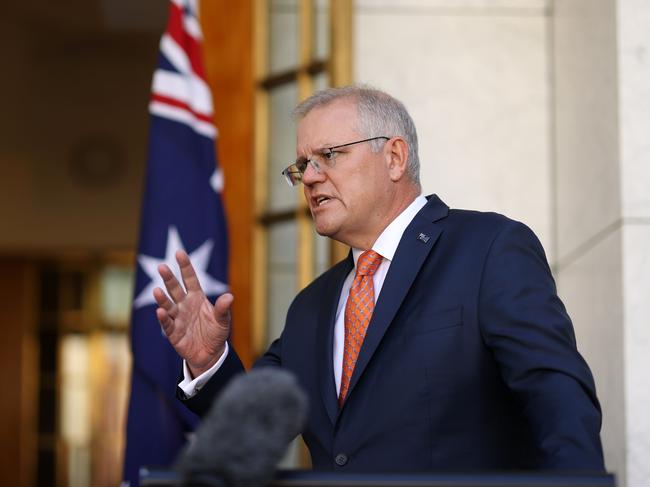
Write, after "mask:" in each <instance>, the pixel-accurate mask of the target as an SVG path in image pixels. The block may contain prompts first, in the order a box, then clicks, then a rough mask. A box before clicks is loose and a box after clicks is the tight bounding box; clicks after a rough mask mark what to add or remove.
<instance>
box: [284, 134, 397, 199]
mask: <svg viewBox="0 0 650 487" xmlns="http://www.w3.org/2000/svg"><path fill="white" fill-rule="evenodd" d="M391 138H392V137H387V136H386V135H378V136H377V137H370V138H369V139H363V140H356V141H354V142H348V143H346V144H339V145H334V146H332V147H323V148H322V149H319V151H321V154H319V155H322V156H326V157H329V156H332V155H334V151H335V150H336V149H340V148H341V147H348V146H351V145H356V144H361V143H363V142H371V141H373V140H379V139H386V141H389V140H390V139H391ZM312 157H313V155H312ZM298 164H304V165H305V168H304V169H303V170H302V171H301V170H300V169H298V168H297V166H298ZM309 164H311V167H313V168H314V170H315V171H316V172H318V173H319V174H320V173H322V172H323V169H321V167H320V164H319V163H318V162H317V161H315V160H313V159H298V160H296V161H295V162H293V163H292V164H289V165H288V166H287V167H286V168H284V169H283V170H282V175H283V176H284V178H285V180H286V181H287V183H288V184H289V186H291V187H292V188H293V187H295V186H298V184H299V183H301V182H302V175H303V174H305V171H306V170H307V167H308V166H309ZM292 167H296V169H295V170H291V168H292ZM332 167H334V165H333V164H332V165H331V166H328V168H332ZM296 173H298V174H300V179H296V183H295V184H294V183H293V182H292V178H291V174H296Z"/></svg>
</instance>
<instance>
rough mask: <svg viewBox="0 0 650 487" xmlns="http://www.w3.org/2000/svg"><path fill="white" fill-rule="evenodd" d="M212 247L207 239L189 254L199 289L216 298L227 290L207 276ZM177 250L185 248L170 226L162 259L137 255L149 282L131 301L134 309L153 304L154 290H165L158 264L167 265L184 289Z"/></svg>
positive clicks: (212, 243)
mask: <svg viewBox="0 0 650 487" xmlns="http://www.w3.org/2000/svg"><path fill="white" fill-rule="evenodd" d="M213 246H214V242H213V241H212V240H210V239H208V240H206V241H205V242H203V243H202V244H201V246H200V247H199V248H197V249H196V250H194V252H192V253H191V254H189V256H190V261H192V266H193V267H194V271H195V272H196V277H197V278H198V279H199V282H200V283H201V288H202V289H203V292H204V293H205V294H206V295H207V296H217V295H219V294H223V293H225V292H226V291H227V290H228V286H227V285H226V284H224V283H223V282H221V281H219V280H217V279H215V278H214V277H212V276H211V275H210V274H208V271H207V268H208V264H209V262H210V253H211V252H212V247H213ZM177 250H183V251H185V247H184V246H183V242H182V241H181V237H180V235H179V234H178V230H177V229H176V227H174V226H170V227H169V229H168V231H167V245H166V249H165V257H164V258H162V259H158V258H156V257H151V256H149V255H138V262H139V263H140V265H141V266H142V270H144V271H145V272H146V273H147V275H148V276H149V278H150V279H151V282H150V283H149V284H148V285H147V286H145V287H144V289H143V290H142V291H141V292H140V294H138V297H137V298H135V300H134V301H133V307H134V308H136V309H137V308H141V307H143V306H147V305H148V304H155V302H156V301H155V300H154V298H153V290H154V288H156V287H159V288H161V289H163V290H164V289H165V283H164V282H163V280H162V277H160V274H159V273H158V266H159V265H160V264H167V265H168V266H169V268H170V269H171V271H172V272H173V273H174V275H175V276H176V278H177V279H178V282H180V284H181V286H183V288H185V286H184V285H183V280H182V279H181V272H180V269H179V267H178V263H177V262H176V257H175V254H176V251H177Z"/></svg>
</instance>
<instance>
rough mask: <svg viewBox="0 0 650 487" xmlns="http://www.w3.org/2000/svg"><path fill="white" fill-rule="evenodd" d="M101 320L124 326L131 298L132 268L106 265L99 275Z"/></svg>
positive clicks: (109, 323) (116, 325)
mask: <svg viewBox="0 0 650 487" xmlns="http://www.w3.org/2000/svg"><path fill="white" fill-rule="evenodd" d="M100 282H101V284H100V289H101V302H100V304H99V305H100V312H101V316H102V321H103V322H104V323H106V324H107V325H109V326H114V327H118V328H126V327H127V326H128V321H129V315H130V312H131V300H132V299H133V269H132V268H130V267H128V268H127V267H118V266H108V267H106V268H105V269H103V270H102V273H101V277H100Z"/></svg>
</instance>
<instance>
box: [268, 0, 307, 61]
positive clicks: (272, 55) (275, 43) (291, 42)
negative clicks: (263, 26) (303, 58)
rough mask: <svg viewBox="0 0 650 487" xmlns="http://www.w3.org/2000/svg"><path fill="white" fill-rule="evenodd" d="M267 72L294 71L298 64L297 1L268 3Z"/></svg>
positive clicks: (283, 0)
mask: <svg viewBox="0 0 650 487" xmlns="http://www.w3.org/2000/svg"><path fill="white" fill-rule="evenodd" d="M268 5H269V24H270V25H269V35H270V43H269V72H270V73H277V72H281V71H286V70H289V69H294V68H295V67H296V65H297V64H298V22H299V20H298V1H297V0H271V1H270V2H269V3H268Z"/></svg>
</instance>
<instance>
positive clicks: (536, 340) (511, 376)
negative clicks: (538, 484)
mask: <svg viewBox="0 0 650 487" xmlns="http://www.w3.org/2000/svg"><path fill="white" fill-rule="evenodd" d="M478 306H479V323H480V327H481V333H482V337H483V340H484V342H485V344H486V345H487V347H489V348H490V350H491V351H492V353H493V354H494V357H495V359H496V361H497V363H498V364H499V368H500V372H501V376H502V378H503V380H504V382H505V383H506V385H507V387H508V388H509V389H510V391H511V392H512V394H513V397H514V399H515V401H516V403H517V405H518V407H519V408H520V411H521V413H522V416H523V417H524V418H525V419H526V421H527V422H528V424H529V427H530V430H531V432H532V434H533V437H534V439H535V444H536V448H537V453H538V459H539V468H541V469H565V470H599V471H602V470H604V464H603V454H602V447H601V443H600V435H599V432H600V426H601V412H600V406H599V404H598V400H597V398H596V391H595V385H594V380H593V377H592V375H591V372H590V370H589V367H588V366H587V363H586V362H585V361H584V359H583V358H582V357H581V356H580V354H579V353H578V350H577V348H576V340H575V334H574V330H573V326H572V324H571V320H570V318H569V316H568V314H567V312H566V310H565V308H564V305H563V304H562V302H561V301H560V299H559V298H558V296H557V293H556V287H555V282H554V280H553V277H552V275H551V271H550V269H549V266H548V263H547V261H546V256H545V255H544V250H543V248H542V246H541V244H540V242H539V240H538V239H537V238H536V237H535V235H534V234H533V232H532V231H531V230H530V229H529V228H528V227H526V226H525V225H523V224H521V223H518V222H513V221H508V222H506V223H505V225H504V226H503V228H502V229H501V231H500V232H498V234H497V235H496V237H495V238H494V240H493V242H492V245H491V247H490V250H489V252H488V255H487V257H486V260H485V266H484V269H483V275H482V281H481V291H480V295H479V304H478Z"/></svg>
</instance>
